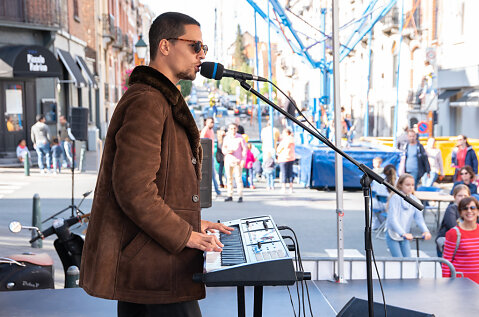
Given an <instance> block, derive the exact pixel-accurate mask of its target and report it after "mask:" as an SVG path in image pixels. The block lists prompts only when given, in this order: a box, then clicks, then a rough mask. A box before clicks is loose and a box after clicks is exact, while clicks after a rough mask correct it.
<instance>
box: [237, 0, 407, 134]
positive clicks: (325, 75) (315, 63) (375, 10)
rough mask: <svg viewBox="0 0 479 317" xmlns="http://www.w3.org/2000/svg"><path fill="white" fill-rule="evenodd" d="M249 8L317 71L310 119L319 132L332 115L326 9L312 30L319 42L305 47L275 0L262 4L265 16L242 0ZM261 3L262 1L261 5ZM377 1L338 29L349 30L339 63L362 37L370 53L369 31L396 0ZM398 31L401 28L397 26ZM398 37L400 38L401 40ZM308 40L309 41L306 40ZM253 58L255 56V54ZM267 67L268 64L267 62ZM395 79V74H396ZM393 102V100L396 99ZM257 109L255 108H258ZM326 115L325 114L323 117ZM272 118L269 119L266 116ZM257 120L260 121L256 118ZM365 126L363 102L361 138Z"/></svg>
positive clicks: (285, 10)
mask: <svg viewBox="0 0 479 317" xmlns="http://www.w3.org/2000/svg"><path fill="white" fill-rule="evenodd" d="M246 1H247V2H248V3H249V4H250V5H251V7H252V8H253V9H254V12H255V17H256V14H258V15H259V16H260V17H261V18H262V19H263V20H264V21H265V22H266V23H267V24H268V28H273V29H274V30H275V31H276V32H277V33H278V34H282V35H283V37H284V39H285V41H286V42H287V43H288V45H289V46H290V47H291V49H292V50H293V52H294V53H295V54H297V55H299V56H301V57H303V58H304V59H305V60H306V61H307V62H308V64H309V65H311V67H312V68H314V69H319V70H320V71H321V78H320V81H321V86H320V94H321V96H320V97H319V98H315V99H314V100H313V102H312V109H311V110H312V116H313V118H314V119H315V122H316V126H317V128H319V124H320V120H319V119H320V118H321V116H323V115H326V116H327V118H328V121H330V120H332V117H333V114H334V108H333V102H332V100H331V99H332V98H331V92H332V88H333V87H332V85H331V80H332V76H333V72H332V66H333V65H332V61H328V60H327V58H326V48H327V47H326V40H328V39H330V38H331V35H330V34H327V33H326V22H325V21H326V14H327V12H328V10H327V9H326V8H321V20H320V21H321V22H320V26H319V29H317V28H314V27H313V26H312V25H310V26H311V27H312V28H314V29H315V30H316V31H319V32H320V33H321V35H322V38H321V39H317V40H315V42H314V43H312V44H310V45H308V46H306V45H305V44H304V43H303V41H302V39H301V35H304V34H302V33H300V32H298V31H297V30H296V29H295V28H294V27H293V23H292V22H291V20H290V18H289V17H288V14H287V12H289V13H290V14H294V13H293V12H292V11H290V10H289V9H288V8H284V7H283V6H282V5H281V4H280V3H279V1H278V0H266V1H267V12H266V13H265V12H264V11H263V10H262V9H261V7H260V6H259V5H258V4H257V2H258V1H255V0H246ZM263 2H264V1H263ZM379 2H380V1H379V0H371V1H370V2H369V4H368V5H367V6H366V8H365V9H364V11H363V12H362V14H361V16H360V17H359V18H357V19H354V20H352V21H349V22H348V23H346V24H344V25H343V26H341V28H340V29H341V30H343V31H344V30H345V29H350V28H352V29H353V30H352V31H350V32H351V33H350V35H349V36H348V38H347V40H346V41H345V42H344V43H341V46H340V53H339V56H340V61H342V60H344V58H346V57H347V56H348V55H349V54H350V53H351V51H353V50H354V48H355V47H356V45H357V44H358V43H359V42H360V41H361V40H362V39H363V38H364V37H365V36H366V35H368V37H369V40H368V42H369V43H368V44H369V54H370V52H371V40H372V30H373V27H374V26H375V25H376V23H377V22H378V21H380V20H381V19H382V18H383V17H384V16H385V15H386V14H387V13H388V12H389V11H390V10H391V9H392V8H393V7H394V5H395V4H396V2H397V0H385V1H381V4H379ZM270 4H271V8H272V9H271V10H272V11H273V13H274V15H275V16H276V17H277V19H276V21H275V20H273V19H271V18H270ZM401 28H402V26H401ZM285 30H287V31H288V32H289V34H287V32H285ZM256 31H257V30H256V20H255V41H256V45H257V41H258V35H257V33H256ZM401 37H402V36H401ZM310 38H311V37H310ZM316 45H321V50H320V51H321V56H319V58H318V57H316V56H312V54H310V51H309V50H310V49H311V48H312V47H314V46H316ZM268 47H269V50H270V47H271V43H270V36H269V32H268ZM256 54H258V52H257V51H256ZM268 56H269V58H270V56H271V52H269V54H268ZM268 62H269V64H271V60H269V61H268ZM369 64H370V65H369V69H371V57H370V55H369ZM397 76H398V77H399V71H398V73H397ZM369 82H370V75H368V85H367V89H368V90H369V87H370V85H369ZM396 99H397V98H396ZM397 104H398V103H397V101H396V110H395V118H394V128H395V129H397V122H396V121H397V107H398V105H397ZM258 108H259V106H258ZM324 111H326V113H324ZM270 118H272V116H270ZM259 120H260V118H259ZM368 123H369V102H368V101H366V111H365V116H364V136H367V135H368V130H369V127H368ZM323 132H324V133H325V134H326V136H327V137H329V130H325V131H323ZM395 135H396V131H395V130H394V137H395Z"/></svg>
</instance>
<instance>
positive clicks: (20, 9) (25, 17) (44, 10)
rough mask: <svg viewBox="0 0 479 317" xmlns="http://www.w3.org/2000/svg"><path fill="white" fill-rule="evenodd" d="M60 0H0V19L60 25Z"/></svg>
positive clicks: (38, 24) (43, 24) (51, 25)
mask: <svg viewBox="0 0 479 317" xmlns="http://www.w3.org/2000/svg"><path fill="white" fill-rule="evenodd" d="M60 1H61V0H3V1H0V21H3V22H14V23H26V24H31V25H33V26H47V27H54V28H57V27H60V24H61V20H60V19H61V16H62V14H61V12H60V11H61V7H60Z"/></svg>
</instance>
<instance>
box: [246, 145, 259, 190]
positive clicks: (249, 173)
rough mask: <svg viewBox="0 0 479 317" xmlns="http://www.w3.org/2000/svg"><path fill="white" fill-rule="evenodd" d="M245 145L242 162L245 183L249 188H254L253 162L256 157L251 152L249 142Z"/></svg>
mask: <svg viewBox="0 0 479 317" xmlns="http://www.w3.org/2000/svg"><path fill="white" fill-rule="evenodd" d="M247 147H248V149H247V150H246V160H245V164H244V167H245V169H246V183H247V184H246V185H247V186H249V188H252V189H254V188H255V187H254V181H253V178H254V175H253V163H254V162H255V161H256V158H255V157H254V155H253V152H251V143H248V145H247Z"/></svg>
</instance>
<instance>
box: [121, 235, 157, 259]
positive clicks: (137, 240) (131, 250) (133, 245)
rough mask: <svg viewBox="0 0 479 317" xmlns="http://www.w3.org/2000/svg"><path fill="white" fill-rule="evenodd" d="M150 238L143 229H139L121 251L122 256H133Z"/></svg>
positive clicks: (128, 257)
mask: <svg viewBox="0 0 479 317" xmlns="http://www.w3.org/2000/svg"><path fill="white" fill-rule="evenodd" d="M150 240H151V238H150V237H148V236H147V235H146V234H144V233H143V231H139V232H138V233H137V234H136V236H135V237H134V238H133V240H131V241H130V243H128V244H127V245H126V246H125V247H124V248H123V250H122V251H121V255H122V257H123V258H124V259H131V258H134V257H135V255H137V254H138V252H140V251H141V249H142V248H143V247H144V246H145V244H146V243H147V242H148V241H150Z"/></svg>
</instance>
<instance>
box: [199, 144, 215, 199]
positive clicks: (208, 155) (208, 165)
mask: <svg viewBox="0 0 479 317" xmlns="http://www.w3.org/2000/svg"><path fill="white" fill-rule="evenodd" d="M201 147H202V148H203V163H202V164H201V182H200V206H201V208H210V207H211V205H212V199H211V181H212V176H213V149H212V148H213V142H212V141H211V139H207V138H203V139H201Z"/></svg>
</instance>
